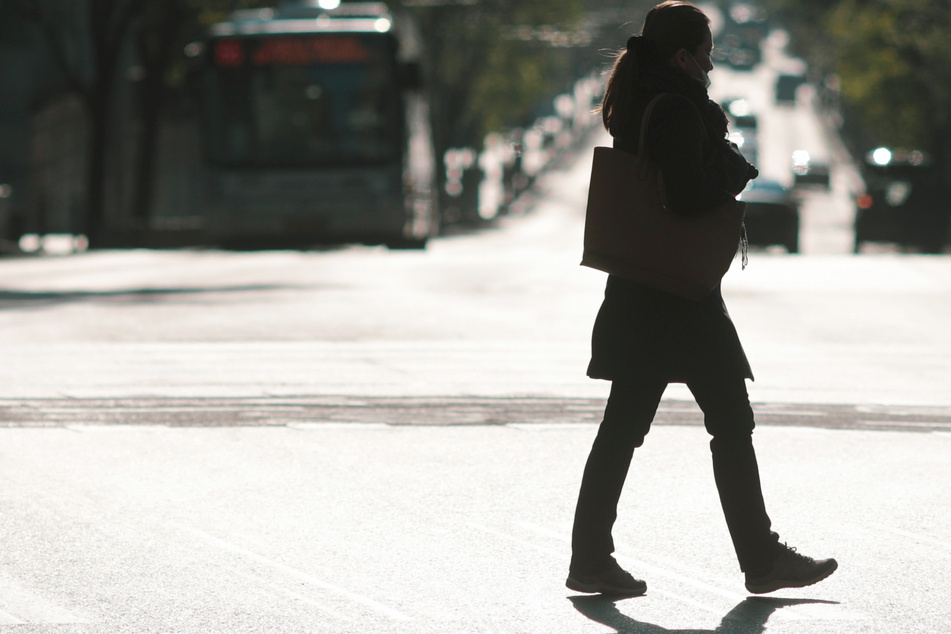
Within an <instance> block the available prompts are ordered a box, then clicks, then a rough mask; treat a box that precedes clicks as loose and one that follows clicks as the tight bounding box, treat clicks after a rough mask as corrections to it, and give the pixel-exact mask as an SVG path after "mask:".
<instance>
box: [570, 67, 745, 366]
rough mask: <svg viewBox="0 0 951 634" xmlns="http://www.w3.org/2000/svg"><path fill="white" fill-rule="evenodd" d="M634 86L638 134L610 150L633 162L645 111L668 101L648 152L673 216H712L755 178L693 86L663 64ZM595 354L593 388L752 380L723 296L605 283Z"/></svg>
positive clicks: (655, 118)
mask: <svg viewBox="0 0 951 634" xmlns="http://www.w3.org/2000/svg"><path fill="white" fill-rule="evenodd" d="M637 81H638V85H637V89H636V91H635V100H634V102H635V110H636V112H635V113H634V120H635V121H636V122H637V123H636V125H635V126H634V128H635V129H636V130H635V131H634V132H633V133H632V134H631V135H630V136H624V137H616V138H615V139H614V145H615V147H617V148H620V149H623V150H627V151H629V152H632V153H636V150H637V145H638V136H637V135H638V134H639V132H640V130H639V128H640V120H641V117H642V115H643V111H644V109H645V108H646V106H647V104H648V103H649V102H650V100H651V99H652V98H653V97H654V96H655V95H657V94H660V93H669V94H670V96H668V97H665V98H663V99H662V100H661V101H660V102H659V103H658V104H657V105H656V106H655V108H654V111H653V113H652V114H651V119H650V122H649V123H648V130H647V137H646V143H647V151H648V154H649V155H650V157H651V159H652V160H653V161H654V162H655V163H656V164H657V166H658V167H659V168H660V170H661V173H662V174H663V177H664V181H665V184H666V189H667V197H668V204H669V205H670V207H671V208H672V209H673V210H674V211H676V212H679V213H684V214H696V213H704V212H707V211H710V210H712V209H713V208H715V207H717V206H718V205H720V204H721V203H723V202H725V201H727V200H728V199H729V198H732V197H733V196H735V195H736V194H738V193H739V192H740V191H742V190H743V188H744V187H745V186H746V184H747V182H748V181H749V179H750V178H753V177H755V175H756V170H755V168H753V167H752V166H751V165H749V163H747V162H746V160H745V159H744V158H743V157H742V156H741V155H740V153H739V152H738V151H737V149H736V147H735V146H733V145H732V144H730V143H728V142H727V140H726V134H727V121H726V117H725V115H724V114H723V111H722V110H721V109H720V107H719V106H718V105H717V104H715V103H713V102H712V101H709V99H708V98H707V93H706V90H705V89H704V88H703V86H702V85H701V84H700V83H699V82H697V81H696V80H693V79H691V78H689V77H687V76H686V75H684V74H682V73H680V72H678V71H676V70H675V69H672V68H669V67H667V66H663V65H660V64H650V65H647V67H646V68H645V69H643V71H642V72H641V73H640V74H639V76H638V79H637ZM591 347H592V355H591V362H590V364H589V365H588V376H590V377H591V378H596V379H608V380H614V379H617V378H628V377H632V378H636V377H641V376H649V377H661V378H664V379H665V380H666V381H667V382H671V383H673V382H687V381H689V380H690V379H691V378H692V377H697V376H702V375H707V376H709V374H710V373H715V374H718V375H734V376H736V375H739V376H741V377H742V378H750V379H752V378H753V372H752V370H751V369H750V365H749V362H748V361H747V359H746V354H745V353H744V351H743V346H742V345H741V344H740V340H739V337H738V336H737V334H736V328H735V327H734V326H733V322H732V321H731V320H730V316H729V314H728V313H727V310H726V306H725V304H724V303H723V297H722V295H721V294H720V288H719V286H718V287H717V288H716V289H715V290H714V291H713V292H712V293H710V295H709V296H707V297H706V299H704V300H703V301H700V302H694V301H691V300H687V299H682V298H680V297H677V296H675V295H671V294H669V293H665V292H663V291H658V290H654V289H650V288H647V287H645V286H642V285H640V284H637V283H635V282H631V281H629V280H626V279H623V278H620V277H617V276H614V275H610V276H608V281H607V286H606V288H605V292H604V302H603V303H602V305H601V310H600V311H599V312H598V316H597V319H596V320H595V324H594V332H593V335H592V346H591Z"/></svg>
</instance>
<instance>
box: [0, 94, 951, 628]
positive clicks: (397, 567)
mask: <svg viewBox="0 0 951 634" xmlns="http://www.w3.org/2000/svg"><path fill="white" fill-rule="evenodd" d="M797 112H798V111H797ZM791 116H797V117H798V116H800V115H791ZM802 116H806V117H807V118H808V113H807V114H806V115H802ZM593 142H603V139H596V140H593ZM784 151H785V150H783V152H784ZM586 156H589V154H586V153H585V152H581V153H580V154H579V159H578V161H577V162H576V163H574V164H572V165H570V166H568V167H567V168H565V169H563V170H558V171H554V172H552V173H550V174H548V175H547V176H546V177H545V178H544V179H543V188H542V190H541V191H542V198H541V199H540V200H539V202H538V203H537V204H536V205H535V207H534V209H533V210H532V211H531V212H530V213H528V214H527V215H524V216H519V217H512V218H507V219H503V220H502V221H500V222H499V225H498V227H497V228H495V229H491V230H487V231H482V232H477V233H473V234H470V235H462V236H456V237H452V238H444V239H440V240H437V241H436V242H435V243H434V244H433V245H432V247H431V248H430V249H429V250H428V251H426V252H424V253H407V252H388V251H385V250H383V249H372V248H362V247H361V248H356V247H354V248H344V249H339V250H330V251H322V252H309V253H297V252H262V253H222V252H215V251H173V252H152V251H133V252H120V251H115V252H98V253H87V254H83V255H80V256H74V257H65V258H17V259H9V258H8V259H2V260H0V333H2V334H0V337H2V339H0V341H2V355H3V363H2V364H0V424H3V425H4V427H2V428H0V480H2V482H3V485H2V486H0V543H2V545H3V546H2V549H0V631H8V630H9V631H12V632H44V633H45V632H84V633H85V632H103V633H112V632H156V631H160V632H239V631H240V632H328V633H335V632H380V633H389V632H432V633H437V632H438V633H445V632H460V633H462V632H545V633H550V632H585V633H587V632H636V633H641V632H649V633H658V632H669V631H673V632H712V631H717V632H728V633H734V632H742V633H746V632H750V633H759V632H770V633H773V632H776V633H797V634H798V633H803V634H811V633H826V632H829V633H832V632H834V633H853V632H875V633H878V632H880V633H883V634H884V633H889V634H891V633H895V632H901V633H904V632H908V633H918V632H935V633H937V632H944V631H946V628H947V623H949V622H951V608H949V607H948V601H947V589H948V588H949V587H951V573H949V566H948V562H949V559H951V536H949V532H948V529H947V527H948V526H949V524H951V522H949V520H951V511H949V509H951V504H949V503H951V499H949V493H948V487H947V482H948V481H949V479H951V478H949V476H951V462H949V461H948V459H947V456H948V452H949V450H951V446H949V443H951V396H949V390H948V389H947V386H948V383H949V379H951V334H949V329H948V327H947V315H948V314H951V305H949V304H951V262H949V260H948V258H945V257H926V256H903V255H898V254H887V253H885V254H877V255H862V256H852V255H849V254H847V243H848V241H847V239H846V238H847V236H846V238H843V232H845V231H846V230H847V222H845V221H843V220H842V218H843V217H845V216H847V214H848V209H847V207H843V206H842V204H841V202H839V203H837V202H836V200H837V196H839V194H837V193H836V190H835V189H833V192H831V193H830V194H828V195H824V194H821V193H820V194H817V195H815V196H814V198H815V199H816V200H817V201H818V202H819V203H820V204H817V205H816V206H815V207H814V208H815V209H820V208H828V209H832V210H833V211H832V212H830V213H832V214H833V218H835V219H834V220H830V219H829V218H822V217H820V218H819V219H818V220H821V221H822V222H819V221H816V222H812V221H810V223H808V227H809V228H808V229H806V232H807V235H805V236H804V251H805V254H804V255H802V256H787V255H785V254H780V253H773V252H754V253H753V254H751V261H750V265H749V266H748V267H747V269H746V270H740V268H739V266H736V265H735V266H734V268H733V269H732V270H731V271H730V273H728V275H727V277H726V279H725V281H724V295H725V297H726V300H727V304H728V306H729V307H730V310H731V314H732V315H733V318H734V320H735V322H736V324H737V327H738V330H739V332H740V335H741V338H742V339H743V341H744V344H745V346H746V348H747V352H748V355H749V356H750V359H751V362H752V365H753V368H754V371H755V373H756V377H757V378H756V381H755V382H754V383H752V384H750V393H751V397H752V399H753V401H754V402H755V403H756V409H757V416H758V421H759V428H758V429H757V432H756V442H757V450H758V455H759V460H760V464H761V468H762V474H763V481H764V489H765V493H766V498H767V503H768V508H769V512H770V515H771V517H772V519H773V521H774V525H775V527H776V528H777V530H778V531H779V532H780V533H781V535H782V537H783V539H785V540H788V541H789V542H790V543H791V544H793V545H795V546H797V547H799V548H800V550H802V551H803V552H805V553H806V554H810V555H815V556H817V557H825V556H834V557H836V558H837V559H838V560H839V563H840V569H839V571H837V572H836V573H835V574H834V575H833V576H832V577H831V578H830V579H828V580H827V581H824V582H822V583H821V584H819V585H817V586H814V587H811V588H806V589H802V590H795V591H782V592H777V593H775V595H776V596H775V597H773V596H771V597H768V598H754V599H750V598H748V595H747V593H746V592H745V590H744V589H743V585H742V576H741V575H740V574H739V572H738V570H737V566H736V563H735V560H734V558H733V554H732V552H731V548H730V544H729V537H728V535H727V533H726V530H725V526H724V523H723V520H722V517H721V514H720V511H719V508H718V504H717V501H716V496H715V490H714V487H713V481H712V474H711V472H710V468H709V462H708V458H707V451H708V450H707V444H706V442H707V440H706V437H705V432H704V431H703V429H702V427H701V426H700V425H701V415H700V414H699V412H697V410H696V407H695V406H694V405H693V404H692V403H691V402H690V401H689V395H688V394H687V393H686V392H685V391H684V390H683V389H682V388H680V387H677V386H672V387H671V389H670V390H669V392H668V394H667V396H668V398H667V400H665V402H664V403H663V404H662V407H661V411H660V412H659V414H658V424H657V425H656V426H655V429H654V430H653V431H652V432H651V435H650V437H649V439H648V442H647V444H646V445H645V447H644V449H643V450H639V451H638V452H637V455H636V457H635V462H634V465H633V467H632V472H631V474H630V476H629V479H628V486H627V490H626V494H625V497H624V498H623V500H622V508H621V518H620V520H619V524H618V527H617V533H616V536H617V543H618V557H619V559H620V561H621V562H622V563H623V564H624V565H626V566H628V567H629V568H630V569H631V570H632V571H633V572H634V573H635V575H637V576H639V577H642V578H645V579H646V580H647V582H648V587H649V590H648V594H647V596H645V597H641V598H636V599H627V600H618V601H607V600H603V599H597V598H593V599H592V598H584V597H576V596H575V595H574V594H573V593H571V592H569V591H568V590H566V589H565V588H564V586H563V583H564V576H565V574H566V572H567V561H568V546H567V540H568V534H569V530H570V522H571V514H572V510H573V504H574V496H575V494H576V491H577V486H578V481H579V478H580V475H581V468H582V465H583V463H584V459H585V456H586V454H587V450H588V447H589V446H590V442H591V440H592V438H593V435H594V433H595V429H596V424H597V421H598V419H599V414H600V408H601V407H602V405H603V398H604V396H605V394H606V388H607V385H606V384H605V383H603V382H596V381H590V380H588V379H586V378H585V377H584V367H585V365H586V362H587V347H588V336H589V333H590V327H591V322H592V320H593V318H594V314H595V312H596V311H597V307H598V303H599V299H600V295H601V292H602V288H603V275H602V274H599V273H597V272H594V271H589V270H586V269H583V268H581V267H580V266H578V260H579V259H580V238H581V229H582V216H583V207H584V197H585V191H586V181H587V169H588V167H587V159H586ZM834 178H835V175H834ZM839 200H841V197H840V198H839ZM826 220H829V222H827V223H826V222H825V221H826ZM819 227H825V229H823V230H821V231H820V230H818V228H819ZM829 227H833V228H834V230H833V229H829ZM830 231H831V234H830V233H829V232H830ZM809 245H812V246H809Z"/></svg>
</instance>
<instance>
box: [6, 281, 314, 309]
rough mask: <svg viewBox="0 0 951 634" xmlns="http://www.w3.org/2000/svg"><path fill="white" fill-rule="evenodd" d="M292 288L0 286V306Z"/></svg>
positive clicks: (132, 300)
mask: <svg viewBox="0 0 951 634" xmlns="http://www.w3.org/2000/svg"><path fill="white" fill-rule="evenodd" d="M288 288H296V287H293V286H288V285H280V284H251V285H240V286H215V287H205V288H133V289H119V290H109V291H4V290H0V309H4V308H7V309H9V308H23V307H32V306H35V305H36V304H63V303H69V302H110V303H130V304H131V303H154V302H158V301H170V300H172V299H175V300H177V301H181V300H182V299H183V298H187V297H197V296H200V295H213V294H224V293H245V292H247V293H253V292H262V291H275V290H283V289H288Z"/></svg>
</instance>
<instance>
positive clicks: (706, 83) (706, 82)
mask: <svg viewBox="0 0 951 634" xmlns="http://www.w3.org/2000/svg"><path fill="white" fill-rule="evenodd" d="M687 55H690V53H689V52H688V53H687ZM690 59H691V60H692V61H693V64H694V66H696V67H697V70H699V71H700V77H693V78H692V79H695V80H697V81H698V82H700V83H701V85H703V89H704V90H706V89H708V88H710V75H708V74H707V71H705V70H703V69H702V68H700V64H698V63H697V60H696V58H694V56H693V55H690Z"/></svg>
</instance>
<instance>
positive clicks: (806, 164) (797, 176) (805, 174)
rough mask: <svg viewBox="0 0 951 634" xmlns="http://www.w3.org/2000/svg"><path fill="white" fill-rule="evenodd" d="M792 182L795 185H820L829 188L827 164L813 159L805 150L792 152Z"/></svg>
mask: <svg viewBox="0 0 951 634" xmlns="http://www.w3.org/2000/svg"><path fill="white" fill-rule="evenodd" d="M792 172H793V183H794V184H795V185H820V186H822V187H825V188H826V189H828V188H829V165H828V163H825V162H823V161H817V160H815V159H814V158H813V157H812V155H810V154H809V152H808V151H806V150H796V151H795V152H793V153H792Z"/></svg>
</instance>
